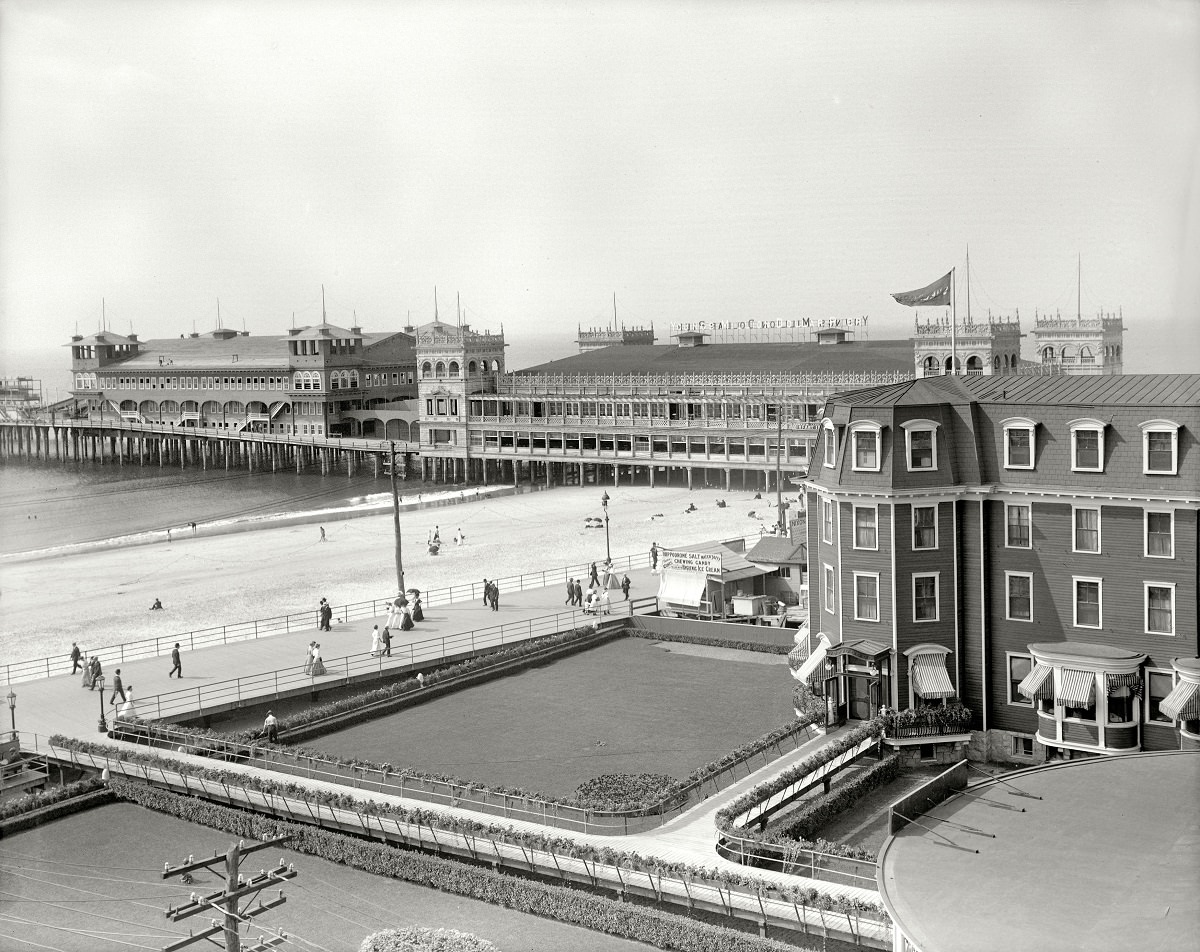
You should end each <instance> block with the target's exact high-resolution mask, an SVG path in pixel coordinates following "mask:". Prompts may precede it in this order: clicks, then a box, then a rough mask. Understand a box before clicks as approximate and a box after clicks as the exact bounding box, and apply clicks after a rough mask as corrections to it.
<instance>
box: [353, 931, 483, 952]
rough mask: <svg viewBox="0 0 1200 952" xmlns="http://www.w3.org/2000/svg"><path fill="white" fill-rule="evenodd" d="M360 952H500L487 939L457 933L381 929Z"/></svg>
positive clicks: (368, 937) (366, 940) (361, 947)
mask: <svg viewBox="0 0 1200 952" xmlns="http://www.w3.org/2000/svg"><path fill="white" fill-rule="evenodd" d="M358 952H499V950H498V949H497V948H496V946H495V945H493V944H492V943H491V942H489V941H488V940H487V939H481V938H479V936H477V935H471V933H469V932H459V931H458V930H457V929H422V928H412V929H381V930H380V931H379V932H373V933H371V935H369V936H367V937H366V938H365V939H363V942H362V945H361V946H359V948H358Z"/></svg>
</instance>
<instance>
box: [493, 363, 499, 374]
mask: <svg viewBox="0 0 1200 952" xmlns="http://www.w3.org/2000/svg"><path fill="white" fill-rule="evenodd" d="M492 371H493V372H495V373H499V371H500V361H498V360H493V361H492Z"/></svg>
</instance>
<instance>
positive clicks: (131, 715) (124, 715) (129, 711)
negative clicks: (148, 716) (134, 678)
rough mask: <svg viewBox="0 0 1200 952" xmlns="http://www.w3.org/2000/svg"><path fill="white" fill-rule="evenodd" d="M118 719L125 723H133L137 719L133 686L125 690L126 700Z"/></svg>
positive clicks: (119, 711) (119, 710)
mask: <svg viewBox="0 0 1200 952" xmlns="http://www.w3.org/2000/svg"><path fill="white" fill-rule="evenodd" d="M117 717H119V718H120V719H121V720H123V721H132V720H134V719H136V718H137V708H136V707H134V706H133V686H132V685H130V686H129V687H127V688H126V689H125V700H124V702H123V703H122V704H121V706H120V708H119V709H118V710H117Z"/></svg>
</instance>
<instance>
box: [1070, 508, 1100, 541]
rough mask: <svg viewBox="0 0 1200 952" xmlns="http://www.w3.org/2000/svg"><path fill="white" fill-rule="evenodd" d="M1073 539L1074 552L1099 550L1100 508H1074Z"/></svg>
mask: <svg viewBox="0 0 1200 952" xmlns="http://www.w3.org/2000/svg"><path fill="white" fill-rule="evenodd" d="M1074 516H1075V540H1074V545H1075V549H1074V551H1076V552H1099V551H1100V510H1099V509H1076V510H1074Z"/></svg>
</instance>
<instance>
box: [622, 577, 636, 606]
mask: <svg viewBox="0 0 1200 952" xmlns="http://www.w3.org/2000/svg"><path fill="white" fill-rule="evenodd" d="M632 584H633V583H632V582H630V581H629V576H628V575H622V576H621V591H622V592H623V593H624V594H625V601H629V586H630V585H632Z"/></svg>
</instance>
